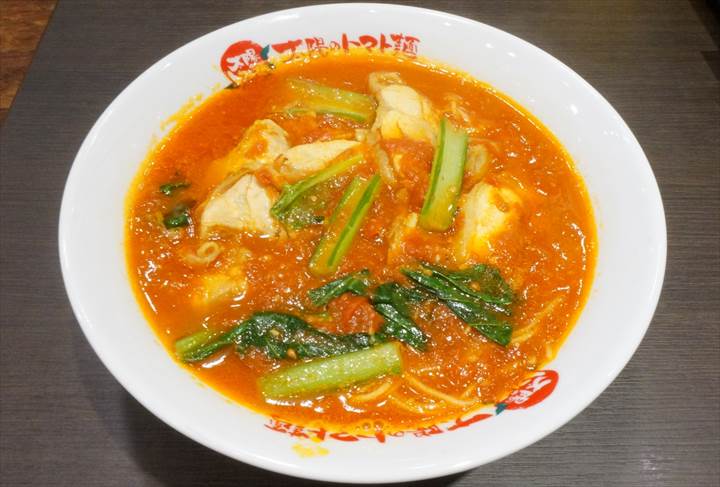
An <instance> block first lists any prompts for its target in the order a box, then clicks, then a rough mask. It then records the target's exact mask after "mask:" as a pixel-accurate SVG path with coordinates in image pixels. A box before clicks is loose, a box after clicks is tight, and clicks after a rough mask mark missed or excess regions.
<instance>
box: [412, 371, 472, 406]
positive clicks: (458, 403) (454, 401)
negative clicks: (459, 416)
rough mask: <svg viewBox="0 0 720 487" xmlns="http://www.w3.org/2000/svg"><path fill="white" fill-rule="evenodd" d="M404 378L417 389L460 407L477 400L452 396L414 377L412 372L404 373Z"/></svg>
mask: <svg viewBox="0 0 720 487" xmlns="http://www.w3.org/2000/svg"><path fill="white" fill-rule="evenodd" d="M403 378H404V379H405V381H406V382H407V383H408V384H410V385H411V386H412V387H414V388H415V389H417V390H419V391H421V392H424V393H425V394H427V395H428V396H433V397H435V398H437V399H440V400H441V401H444V402H446V403H449V404H453V405H455V406H458V407H467V406H470V405H472V404H474V403H475V401H467V400H463V399H458V398H457V397H454V396H451V395H449V394H445V393H444V392H442V391H438V390H437V389H434V388H432V387H430V386H429V385H427V384H425V383H423V382H421V381H419V380H418V379H416V378H415V377H413V376H412V375H410V374H405V375H403Z"/></svg>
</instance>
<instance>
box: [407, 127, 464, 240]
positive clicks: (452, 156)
mask: <svg viewBox="0 0 720 487" xmlns="http://www.w3.org/2000/svg"><path fill="white" fill-rule="evenodd" d="M439 139H440V140H439V141H438V146H437V148H436V149H435V159H434V160H433V164H432V170H431V172H430V185H429V186H428V190H427V193H426V194H425V201H424V203H423V207H422V209H421V210H420V218H419V219H418V223H419V224H420V227H422V228H424V229H425V230H430V231H434V232H444V231H445V230H447V229H448V228H450V225H452V222H453V219H454V218H455V209H456V204H457V199H458V196H459V195H460V190H461V189H462V180H463V175H464V173H465V159H466V158H467V144H468V135H467V133H466V132H464V131H463V130H459V129H457V128H455V127H453V125H452V124H451V123H450V122H449V121H448V120H447V119H446V118H443V119H442V121H441V122H440V138H439Z"/></svg>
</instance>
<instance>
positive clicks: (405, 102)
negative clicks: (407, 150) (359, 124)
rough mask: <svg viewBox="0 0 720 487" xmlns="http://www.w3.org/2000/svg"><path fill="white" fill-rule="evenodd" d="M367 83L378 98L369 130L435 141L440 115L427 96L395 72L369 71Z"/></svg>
mask: <svg viewBox="0 0 720 487" xmlns="http://www.w3.org/2000/svg"><path fill="white" fill-rule="evenodd" d="M368 83H369V86H370V91H371V92H372V93H373V95H375V97H376V98H377V101H378V107H377V111H376V115H375V123H374V124H373V126H372V130H377V131H379V133H380V136H381V137H382V138H383V139H399V138H403V137H407V138H409V139H412V140H416V141H424V142H429V143H430V144H433V145H434V144H435V140H436V139H437V131H438V122H439V118H438V115H437V113H435V110H434V109H433V106H432V103H430V100H429V99H428V98H426V97H425V96H423V95H421V94H420V93H418V92H417V91H416V90H414V89H413V88H411V87H409V86H407V85H406V84H404V83H403V82H402V79H401V78H400V75H399V74H397V73H387V72H376V73H371V74H370V77H369V79H368Z"/></svg>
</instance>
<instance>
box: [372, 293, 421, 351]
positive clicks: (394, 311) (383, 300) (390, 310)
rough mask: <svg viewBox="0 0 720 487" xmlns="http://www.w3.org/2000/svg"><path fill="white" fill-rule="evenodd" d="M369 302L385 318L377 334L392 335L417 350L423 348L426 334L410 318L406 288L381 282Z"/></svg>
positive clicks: (382, 336)
mask: <svg viewBox="0 0 720 487" xmlns="http://www.w3.org/2000/svg"><path fill="white" fill-rule="evenodd" d="M371 302H372V305H373V307H374V308H375V311H377V312H378V313H379V314H380V315H381V316H382V317H383V318H385V323H384V324H383V327H382V328H381V329H380V331H379V332H378V336H380V337H381V338H387V337H394V338H397V339H398V340H400V341H401V342H403V343H406V344H408V345H410V346H411V347H413V348H415V349H417V350H425V347H426V345H427V336H426V335H425V333H423V331H422V330H421V329H420V327H419V326H418V325H417V324H416V323H415V321H413V319H412V316H411V314H410V308H409V306H408V299H407V290H406V288H403V287H402V286H400V285H399V284H398V283H396V282H388V283H385V284H381V285H380V286H378V287H377V289H375V291H374V293H373V295H372V298H371Z"/></svg>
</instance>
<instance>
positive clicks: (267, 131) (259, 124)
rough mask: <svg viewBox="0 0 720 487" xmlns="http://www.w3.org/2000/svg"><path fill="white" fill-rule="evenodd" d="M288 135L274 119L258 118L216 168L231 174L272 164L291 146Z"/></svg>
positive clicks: (223, 172)
mask: <svg viewBox="0 0 720 487" xmlns="http://www.w3.org/2000/svg"><path fill="white" fill-rule="evenodd" d="M287 136H288V134H287V132H285V130H283V128H282V127H280V126H279V125H278V124H276V123H275V122H273V121H272V120H268V119H261V120H256V121H255V122H254V123H253V124H252V125H251V126H250V127H248V128H247V130H246V131H245V134H244V135H243V137H242V139H241V140H240V143H239V144H238V145H236V146H235V148H234V149H233V150H231V151H230V153H229V154H228V155H226V156H225V157H223V158H222V159H221V160H219V161H218V163H219V164H218V167H217V168H216V170H218V171H220V172H222V174H230V173H231V172H238V171H241V170H245V171H254V170H256V169H258V168H260V167H262V166H264V165H267V164H270V163H272V162H273V161H274V160H275V159H276V158H277V157H278V156H279V155H280V154H282V153H283V152H285V151H286V150H288V149H289V148H290V145H289V144H288V141H287Z"/></svg>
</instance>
